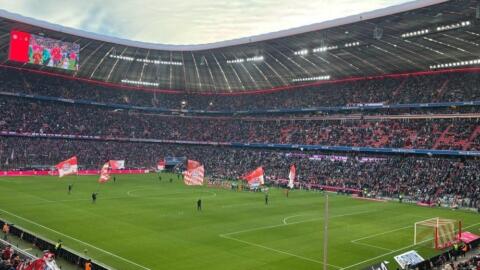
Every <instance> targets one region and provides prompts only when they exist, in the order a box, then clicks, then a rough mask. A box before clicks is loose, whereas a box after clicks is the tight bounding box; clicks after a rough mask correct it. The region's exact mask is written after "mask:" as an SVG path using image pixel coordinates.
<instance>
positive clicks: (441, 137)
mask: <svg viewBox="0 0 480 270" xmlns="http://www.w3.org/2000/svg"><path fill="white" fill-rule="evenodd" d="M451 127H452V125H449V126H448V127H447V128H446V129H445V130H444V131H443V132H442V134H441V135H440V137H438V139H437V140H436V141H435V144H434V145H433V149H437V148H438V146H439V145H440V144H441V143H442V142H445V141H446V140H445V136H446V135H447V134H448V131H449V130H450V128H451Z"/></svg>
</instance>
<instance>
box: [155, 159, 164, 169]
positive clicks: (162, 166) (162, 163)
mask: <svg viewBox="0 0 480 270" xmlns="http://www.w3.org/2000/svg"><path fill="white" fill-rule="evenodd" d="M157 170H159V171H163V170H165V160H164V159H163V160H160V161H158V163H157Z"/></svg>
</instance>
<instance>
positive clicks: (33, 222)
mask: <svg viewBox="0 0 480 270" xmlns="http://www.w3.org/2000/svg"><path fill="white" fill-rule="evenodd" d="M0 211H1V212H4V213H6V214H8V215H11V216H14V217H16V218H19V219H21V220H24V221H26V222H28V223H30V224H33V225H35V226H38V227H41V228H44V229H46V230H49V231H51V232H54V233H56V234H58V235H61V236H63V237H66V238H70V239H72V240H74V241H76V242H78V243H81V244H83V245H85V246H89V247H91V248H94V249H96V250H98V251H101V252H103V253H105V254H108V255H110V256H112V257H115V258H117V259H120V260H122V261H124V262H127V263H129V264H132V265H135V266H137V267H140V268H142V269H145V270H152V269H150V268H148V267H145V266H143V265H140V264H138V263H136V262H133V261H131V260H129V259H125V258H123V257H121V256H118V255H117V254H114V253H112V252H110V251H107V250H104V249H101V248H99V247H96V246H94V245H92V244H89V243H86V242H84V241H82V240H79V239H77V238H75V237H72V236H70V235H66V234H64V233H61V232H59V231H56V230H54V229H51V228H49V227H46V226H44V225H42V224H39V223H37V222H35V221H32V220H29V219H27V218H24V217H21V216H19V215H16V214H14V213H11V212H8V211H6V210H3V209H0Z"/></svg>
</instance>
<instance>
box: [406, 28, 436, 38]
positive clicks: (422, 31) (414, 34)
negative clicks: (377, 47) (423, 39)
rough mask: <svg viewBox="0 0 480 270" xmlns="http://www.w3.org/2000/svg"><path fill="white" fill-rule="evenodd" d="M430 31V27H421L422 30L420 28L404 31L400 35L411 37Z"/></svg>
mask: <svg viewBox="0 0 480 270" xmlns="http://www.w3.org/2000/svg"><path fill="white" fill-rule="evenodd" d="M428 33H430V30H429V29H421V30H418V31H413V32H407V33H403V34H401V35H400V36H401V37H402V38H409V37H415V36H421V35H426V34H428Z"/></svg>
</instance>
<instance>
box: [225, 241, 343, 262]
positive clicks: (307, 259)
mask: <svg viewBox="0 0 480 270" xmlns="http://www.w3.org/2000/svg"><path fill="white" fill-rule="evenodd" d="M219 236H220V237H222V238H225V239H229V240H233V241H238V242H240V243H244V244H247V245H250V246H255V247H259V248H263V249H267V250H270V251H274V252H277V253H281V254H284V255H288V256H292V257H296V258H299V259H302V260H305V261H309V262H314V263H318V264H322V265H324V264H325V263H324V262H322V261H318V260H314V259H311V258H307V257H303V256H300V255H296V254H292V253H289V252H286V251H282V250H278V249H274V248H271V247H267V246H263V245H260V244H256V243H251V242H248V241H244V240H240V239H237V238H234V237H230V236H226V235H219ZM327 265H328V266H331V267H335V268H337V269H341V268H342V267H340V266H337V265H333V264H328V263H327Z"/></svg>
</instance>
